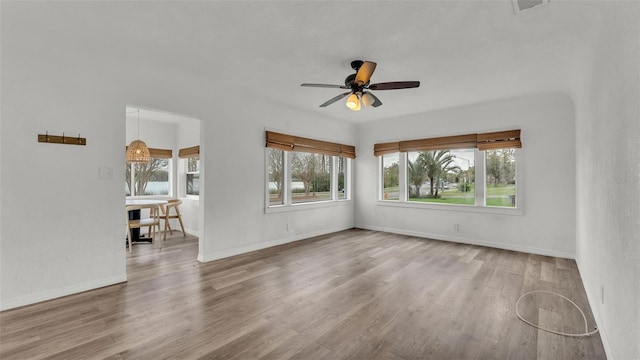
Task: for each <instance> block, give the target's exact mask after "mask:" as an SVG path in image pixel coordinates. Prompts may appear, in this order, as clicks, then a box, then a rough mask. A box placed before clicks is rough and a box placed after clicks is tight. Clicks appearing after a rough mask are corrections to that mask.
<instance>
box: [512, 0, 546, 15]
mask: <svg viewBox="0 0 640 360" xmlns="http://www.w3.org/2000/svg"><path fill="white" fill-rule="evenodd" d="M511 2H512V3H513V11H514V12H516V13H519V12H522V11H526V10H530V9H533V8H537V7H539V6H542V5H544V4H546V3H548V2H549V0H511Z"/></svg>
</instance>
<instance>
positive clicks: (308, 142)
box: [266, 131, 356, 159]
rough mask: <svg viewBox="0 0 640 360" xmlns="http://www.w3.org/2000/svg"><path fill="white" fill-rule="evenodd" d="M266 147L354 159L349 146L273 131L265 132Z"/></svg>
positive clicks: (353, 149) (353, 152)
mask: <svg viewBox="0 0 640 360" xmlns="http://www.w3.org/2000/svg"><path fill="white" fill-rule="evenodd" d="M266 138H267V141H266V143H267V147H269V148H273V149H279V150H284V151H302V152H309V153H315V154H323V155H334V156H344V157H347V158H350V159H355V158H356V148H355V146H351V145H344V144H338V143H333V142H329V141H321V140H314V139H309V138H303V137H299V136H293V135H287V134H281V133H277V132H273V131H267V132H266Z"/></svg>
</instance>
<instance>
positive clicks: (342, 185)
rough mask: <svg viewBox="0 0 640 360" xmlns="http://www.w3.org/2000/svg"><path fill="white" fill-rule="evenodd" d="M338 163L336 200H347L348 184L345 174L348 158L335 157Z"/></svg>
mask: <svg viewBox="0 0 640 360" xmlns="http://www.w3.org/2000/svg"><path fill="white" fill-rule="evenodd" d="M336 161H337V162H338V165H337V171H338V200H345V199H348V198H349V182H348V180H349V179H348V176H347V175H346V174H347V165H348V158H346V157H344V156H337V157H336Z"/></svg>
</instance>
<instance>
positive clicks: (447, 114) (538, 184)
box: [356, 94, 575, 258]
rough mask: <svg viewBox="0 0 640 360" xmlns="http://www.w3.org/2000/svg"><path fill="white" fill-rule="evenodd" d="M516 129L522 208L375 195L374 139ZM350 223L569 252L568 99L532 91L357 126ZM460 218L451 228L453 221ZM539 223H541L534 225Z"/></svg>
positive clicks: (571, 171) (571, 168)
mask: <svg viewBox="0 0 640 360" xmlns="http://www.w3.org/2000/svg"><path fill="white" fill-rule="evenodd" d="M511 129H522V134H521V137H522V143H523V149H522V150H521V152H520V154H519V156H520V157H521V158H522V166H520V167H518V169H517V171H518V172H521V174H522V182H521V183H519V184H518V186H519V187H522V188H523V196H522V197H521V198H519V199H518V201H519V203H520V204H522V206H523V208H522V215H503V214H495V213H477V212H464V211H460V210H464V207H456V209H455V210H447V209H451V208H450V207H444V206H443V207H441V208H437V209H433V208H415V207H412V208H400V207H390V206H384V205H381V204H380V203H379V202H377V201H376V199H377V198H378V196H377V190H376V189H377V187H376V186H377V185H376V179H377V177H378V160H377V158H376V157H374V156H373V145H374V144H375V143H381V142H390V141H397V140H410V139H420V138H428V137H438V136H447V135H461V134H468V133H476V132H477V133H481V132H489V131H498V130H511ZM358 130H359V132H358V133H359V141H358V148H359V149H360V150H359V159H358V167H357V172H356V177H357V178H358V179H360V180H361V179H369V181H366V182H364V181H359V182H358V186H357V187H356V197H357V199H358V201H357V206H356V225H357V226H358V227H365V228H371V229H379V230H384V231H389V232H397V233H405V234H412V235H417V236H423V237H430V238H435V239H442V240H452V241H458V242H465V243H472V244H480V245H487V246H492V247H498V248H504V249H511V250H518V251H525V252H531V253H538V254H546V255H553V256H561V257H568V258H573V256H574V252H575V195H574V185H575V181H574V180H575V171H574V169H575V150H574V147H575V142H574V114H573V103H572V101H571V100H570V99H569V98H568V97H567V96H565V95H561V94H538V95H531V96H525V97H521V98H517V99H508V100H501V101H495V102H491V103H486V104H477V105H471V106H465V107H460V108H454V109H449V110H443V111H437V112H430V113H425V114H419V115H414V116H409V117H405V118H398V119H389V120H385V121H379V122H375V123H371V124H366V125H363V126H361V127H360V128H359V129H358ZM454 223H458V224H460V230H459V231H454V227H453V224H454ZM541 224H544V226H542V225H541Z"/></svg>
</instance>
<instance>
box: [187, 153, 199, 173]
mask: <svg viewBox="0 0 640 360" xmlns="http://www.w3.org/2000/svg"><path fill="white" fill-rule="evenodd" d="M187 172H190V173H191V172H200V157H199V156H196V157H191V158H187Z"/></svg>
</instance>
